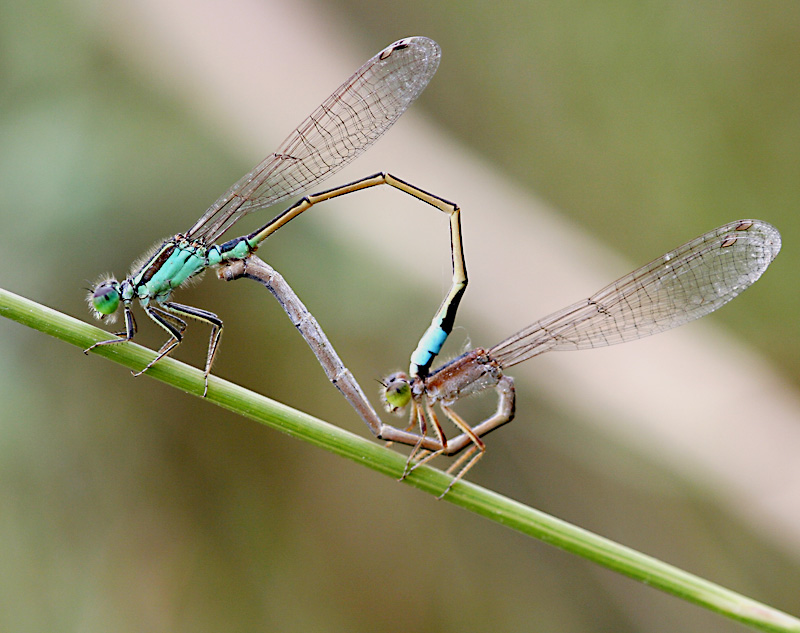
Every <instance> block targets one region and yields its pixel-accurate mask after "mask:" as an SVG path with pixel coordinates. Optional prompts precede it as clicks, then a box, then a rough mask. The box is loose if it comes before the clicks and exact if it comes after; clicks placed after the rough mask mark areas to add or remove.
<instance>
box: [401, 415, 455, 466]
mask: <svg viewBox="0 0 800 633" xmlns="http://www.w3.org/2000/svg"><path fill="white" fill-rule="evenodd" d="M414 405H415V407H416V408H417V409H418V410H419V412H420V415H421V416H422V418H427V419H429V420H430V421H431V424H432V425H433V430H434V432H435V433H436V438H437V440H438V447H437V448H436V449H434V450H430V451H420V450H419V449H420V446H421V444H422V441H421V440H420V441H419V442H418V443H417V445H416V446H415V447H414V450H412V451H411V454H410V455H409V456H408V460H407V461H406V471H405V473H403V478H405V477H406V476H407V475H408V473H410V472H411V471H412V470H415V469H416V468H418V467H419V466H422V465H424V464H427V463H428V462H429V461H431V460H432V459H434V458H435V457H438V456H439V455H441V454H442V453H444V452H445V451H446V450H447V437H446V436H445V434H444V429H442V425H441V424H440V423H439V418H438V417H437V415H436V412H435V411H434V410H433V407H432V406H431V405H430V404H429V403H426V404H425V407H424V409H423V407H422V405H421V404H419V403H418V402H417V401H416V400H415V401H414ZM426 433H427V429H426V428H423V427H420V437H421V438H424V437H425V434H426ZM418 455H419V459H418V460H417V461H416V462H415V463H414V464H413V465H412V461H413V460H414V459H416V458H417V456H418Z"/></svg>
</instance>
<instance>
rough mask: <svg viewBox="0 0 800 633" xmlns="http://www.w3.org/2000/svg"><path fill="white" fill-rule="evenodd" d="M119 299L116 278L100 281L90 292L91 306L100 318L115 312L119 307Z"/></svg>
mask: <svg viewBox="0 0 800 633" xmlns="http://www.w3.org/2000/svg"><path fill="white" fill-rule="evenodd" d="M119 300H120V294H119V284H118V282H117V280H116V279H109V280H106V281H104V282H102V283H101V284H99V285H98V286H97V287H96V288H95V289H94V292H93V293H92V307H93V308H94V309H95V311H96V312H97V317H98V318H100V319H102V318H103V317H104V316H108V315H109V314H113V313H114V312H116V311H117V308H118V307H119Z"/></svg>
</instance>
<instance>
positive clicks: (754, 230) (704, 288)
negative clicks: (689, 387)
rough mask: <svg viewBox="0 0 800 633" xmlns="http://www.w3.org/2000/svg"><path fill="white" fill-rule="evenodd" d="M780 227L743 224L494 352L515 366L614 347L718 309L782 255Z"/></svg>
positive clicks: (711, 235)
mask: <svg viewBox="0 0 800 633" xmlns="http://www.w3.org/2000/svg"><path fill="white" fill-rule="evenodd" d="M780 247H781V238H780V234H779V233H778V231H777V229H775V228H774V227H773V226H771V225H770V224H767V223H766V222H761V221H760V220H739V221H737V222H732V223H730V224H726V225H724V226H721V227H719V228H718V229H715V230H713V231H710V232H708V233H706V234H705V235H701V236H700V237H698V238H696V239H694V240H692V241H691V242H688V243H686V244H684V245H683V246H681V247H679V248H677V249H675V250H674V251H670V252H669V253H667V254H666V255H663V256H662V257H659V258H658V259H655V260H653V261H652V262H650V263H649V264H646V265H645V266H642V267H641V268H639V269H637V270H635V271H633V272H632V273H630V274H628V275H626V276H624V277H622V278H621V279H618V280H617V281H615V282H614V283H612V284H610V285H609V286H606V287H605V288H603V289H602V290H600V291H599V292H597V293H596V294H594V295H592V296H591V297H589V298H588V299H585V300H583V301H580V302H578V303H575V304H573V305H571V306H569V307H567V308H564V309H563V310H559V311H558V312H555V313H553V314H551V315H550V316H548V317H545V318H544V319H542V320H540V321H537V322H536V323H534V324H532V325H530V326H528V327H527V328H525V329H523V330H521V331H520V332H518V333H516V334H514V335H513V336H511V337H509V338H508V339H506V340H505V341H502V342H501V343H498V344H497V345H495V346H494V347H493V348H492V349H490V350H489V354H490V356H491V357H492V358H494V359H495V360H497V361H498V362H499V363H500V365H501V366H502V367H510V366H512V365H516V364H517V363H521V362H523V361H525V360H528V359H529V358H532V357H533V356H538V355H539V354H543V353H544V352H547V351H550V350H557V351H563V350H578V349H589V348H593V347H603V346H605V345H614V344H616V343H623V342H626V341H632V340H635V339H639V338H643V337H645V336H650V335H651V334H656V333H658V332H663V331H664V330H668V329H670V328H674V327H678V326H679V325H683V324H684V323H688V322H689V321H693V320H694V319H699V318H700V317H702V316H704V315H706V314H709V313H710V312H713V311H714V310H716V309H717V308H719V307H721V306H722V305H724V304H726V303H727V302H728V301H730V300H731V299H733V298H734V297H735V296H736V295H738V294H739V293H740V292H742V291H743V290H744V289H745V288H747V287H748V286H750V285H751V284H753V283H754V282H755V281H756V280H757V279H758V278H759V277H760V276H761V274H762V273H763V272H764V271H765V270H766V269H767V266H769V264H770V262H772V260H773V259H774V258H775V256H776V255H777V254H778V251H779V250H780Z"/></svg>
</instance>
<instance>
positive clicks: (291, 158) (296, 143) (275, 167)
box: [187, 37, 441, 243]
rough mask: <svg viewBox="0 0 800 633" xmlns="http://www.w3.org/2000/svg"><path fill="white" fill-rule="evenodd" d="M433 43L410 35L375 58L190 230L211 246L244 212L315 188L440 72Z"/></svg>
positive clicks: (385, 126) (389, 123)
mask: <svg viewBox="0 0 800 633" xmlns="http://www.w3.org/2000/svg"><path fill="white" fill-rule="evenodd" d="M440 55H441V52H440V49H439V46H438V44H436V42H434V41H433V40H430V39H428V38H426V37H409V38H406V39H404V40H400V41H398V42H395V43H394V44H391V45H390V46H388V47H387V48H385V49H384V50H383V51H381V52H380V53H378V54H377V55H375V57H373V58H372V59H370V60H369V61H368V62H367V63H366V64H364V65H363V66H362V67H361V68H359V69H358V71H356V73H355V74H354V75H353V76H352V77H350V78H349V79H348V80H347V81H345V82H344V83H343V84H342V85H341V86H339V88H338V89H337V90H336V91H335V92H334V93H333V94H332V95H331V96H330V97H328V98H327V99H326V100H325V101H324V102H323V103H322V105H320V106H319V107H318V108H317V109H316V110H314V112H313V113H312V114H311V115H310V116H309V117H308V118H307V119H306V120H305V121H303V122H302V123H301V124H300V125H299V126H298V127H297V129H295V130H294V131H293V132H292V133H291V134H290V135H289V136H288V138H287V139H286V140H285V141H284V142H283V143H282V144H281V145H280V147H279V148H278V149H277V150H276V151H275V152H274V153H273V154H271V155H270V156H268V157H267V158H265V159H264V160H263V161H262V162H261V163H260V164H259V165H257V166H256V167H255V168H254V169H253V170H252V171H251V172H250V173H248V174H246V175H245V176H244V177H243V178H242V179H241V180H239V181H238V182H237V183H236V184H234V185H233V186H232V187H231V188H230V189H229V190H228V191H227V192H225V194H223V195H222V197H220V199H219V200H217V201H216V202H215V203H214V204H213V205H211V206H210V207H209V208H208V210H207V211H206V212H205V213H204V214H203V216H202V217H201V218H200V219H199V220H198V221H197V222H196V223H195V225H194V226H193V227H192V228H191V229H189V231H188V233H187V236H188V237H189V238H192V239H203V240H205V242H206V243H212V242H214V241H215V240H216V239H217V238H218V237H219V236H220V235H222V234H223V233H224V232H225V231H227V230H228V229H229V228H230V227H231V226H233V224H234V223H235V222H236V221H237V220H239V219H240V218H241V217H242V216H243V215H244V214H246V213H250V212H251V211H255V210H257V209H263V208H265V207H268V206H270V205H273V204H275V203H276V202H279V201H281V200H284V199H286V198H288V197H290V196H291V195H293V194H296V193H298V192H300V191H301V190H305V189H308V188H309V187H311V186H313V185H316V184H317V183H319V182H320V181H322V180H323V179H325V178H327V177H328V176H331V175H332V174H333V173H334V172H336V171H338V170H339V169H341V168H342V167H344V166H345V165H346V164H347V163H349V162H350V161H352V160H353V159H354V158H356V157H357V156H359V155H360V154H361V153H362V152H363V151H365V150H366V149H367V148H368V147H369V146H370V145H372V143H374V142H375V141H376V140H377V139H378V138H379V137H380V136H381V135H382V134H383V133H384V132H386V130H388V129H389V128H390V127H391V126H392V124H394V122H395V121H396V120H397V119H398V117H399V116H400V115H401V114H403V112H405V111H406V109H407V108H408V106H410V105H411V103H412V102H413V101H414V100H415V99H416V98H417V97H418V96H419V94H420V93H421V92H422V91H423V90H424V88H425V86H427V85H428V82H429V81H430V80H431V78H432V77H433V75H434V73H435V72H436V69H437V68H438V66H439V58H440Z"/></svg>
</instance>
